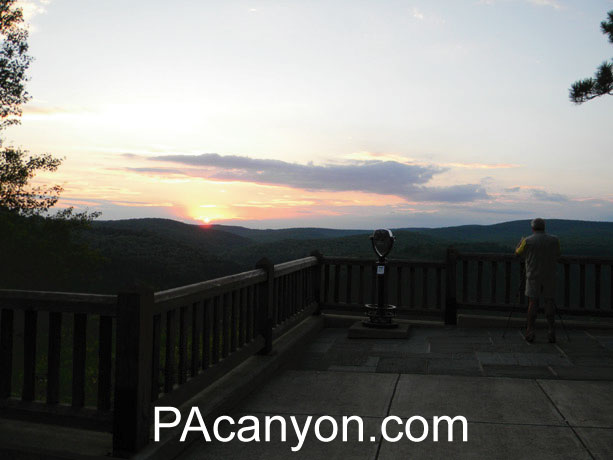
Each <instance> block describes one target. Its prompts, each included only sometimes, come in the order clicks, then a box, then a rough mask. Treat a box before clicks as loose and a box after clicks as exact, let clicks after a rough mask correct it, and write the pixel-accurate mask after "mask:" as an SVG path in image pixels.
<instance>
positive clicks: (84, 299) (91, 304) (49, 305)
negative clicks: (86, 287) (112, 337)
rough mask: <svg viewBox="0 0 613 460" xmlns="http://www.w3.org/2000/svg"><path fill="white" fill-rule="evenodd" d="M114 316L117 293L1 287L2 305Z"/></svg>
mask: <svg viewBox="0 0 613 460" xmlns="http://www.w3.org/2000/svg"><path fill="white" fill-rule="evenodd" d="M5 306H6V307H8V308H16V309H19V310H39V311H53V312H62V313H92V314H100V315H108V316H114V315H115V314H116V309H117V296H116V295H101V294H81V293H75V292H48V291H23V290H18V289H0V307H5Z"/></svg>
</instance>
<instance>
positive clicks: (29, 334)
mask: <svg viewBox="0 0 613 460" xmlns="http://www.w3.org/2000/svg"><path fill="white" fill-rule="evenodd" d="M24 316H25V318H24V332H23V388H22V392H21V399H23V400H24V401H34V397H35V390H36V321H37V319H38V312H36V311H34V310H26V311H25V313H24Z"/></svg>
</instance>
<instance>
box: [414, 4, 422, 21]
mask: <svg viewBox="0 0 613 460" xmlns="http://www.w3.org/2000/svg"><path fill="white" fill-rule="evenodd" d="M413 17H414V18H415V19H419V20H420V21H423V20H424V14H423V13H422V12H421V11H419V10H418V9H417V8H415V7H413Z"/></svg>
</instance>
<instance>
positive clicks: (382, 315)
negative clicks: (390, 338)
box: [362, 303, 398, 329]
mask: <svg viewBox="0 0 613 460" xmlns="http://www.w3.org/2000/svg"><path fill="white" fill-rule="evenodd" d="M365 306H366V316H368V319H367V320H365V321H363V322H362V324H363V325H364V326H365V327H372V328H378V329H394V328H397V327H398V323H395V322H394V317H395V316H396V306H395V305H385V306H384V307H381V308H380V307H379V306H378V305H374V304H371V303H367V304H366V305H365Z"/></svg>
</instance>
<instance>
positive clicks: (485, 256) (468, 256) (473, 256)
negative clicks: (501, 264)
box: [457, 252, 519, 261]
mask: <svg viewBox="0 0 613 460" xmlns="http://www.w3.org/2000/svg"><path fill="white" fill-rule="evenodd" d="M457 258H458V260H497V261H513V260H519V257H518V256H516V255H515V254H511V253H504V252H460V253H458V256H457Z"/></svg>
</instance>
